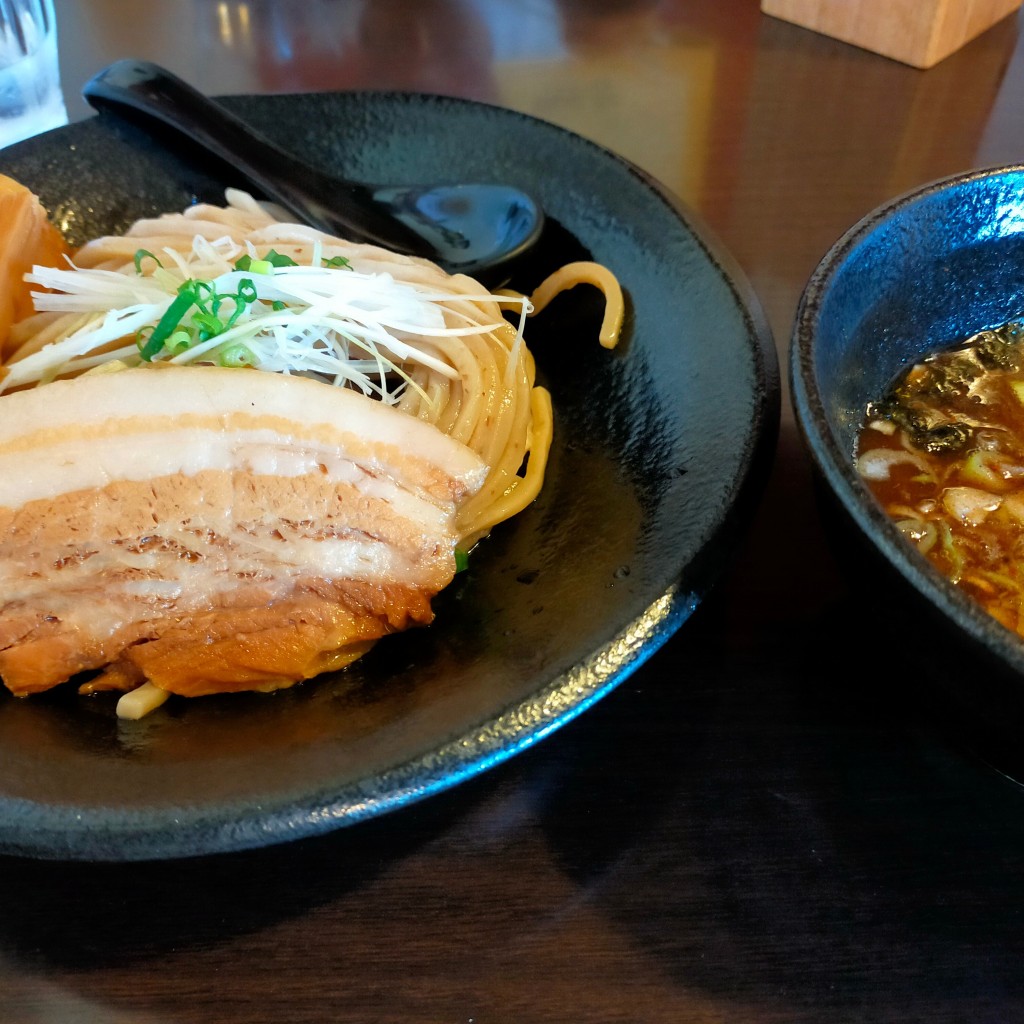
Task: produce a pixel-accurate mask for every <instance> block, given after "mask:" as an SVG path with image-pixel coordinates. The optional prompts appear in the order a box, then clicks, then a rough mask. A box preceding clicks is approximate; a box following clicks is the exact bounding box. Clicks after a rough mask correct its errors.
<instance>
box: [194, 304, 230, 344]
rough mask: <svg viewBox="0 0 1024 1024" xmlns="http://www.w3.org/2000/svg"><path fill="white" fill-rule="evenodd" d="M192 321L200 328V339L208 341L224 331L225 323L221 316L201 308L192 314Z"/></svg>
mask: <svg viewBox="0 0 1024 1024" xmlns="http://www.w3.org/2000/svg"><path fill="white" fill-rule="evenodd" d="M192 323H194V324H195V325H196V327H198V328H199V340H200V341H206V340H207V339H208V338H214V337H216V336H217V335H218V334H223V333H224V328H225V326H226V325H225V323H224V321H223V320H221V318H220V317H219V316H215V315H214V314H213V313H207V312H204V311H203V310H200V311H199V312H198V313H194V314H193V315H192Z"/></svg>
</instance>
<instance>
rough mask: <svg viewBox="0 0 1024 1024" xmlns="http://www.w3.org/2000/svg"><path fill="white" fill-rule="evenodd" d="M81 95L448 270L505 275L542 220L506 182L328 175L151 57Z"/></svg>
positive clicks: (346, 233)
mask: <svg viewBox="0 0 1024 1024" xmlns="http://www.w3.org/2000/svg"><path fill="white" fill-rule="evenodd" d="M82 95H83V96H84V97H85V99H86V100H87V101H88V102H89V103H90V104H91V105H92V106H93V107H95V108H96V109H97V110H108V111H112V112H114V113H116V114H119V115H127V116H129V117H131V118H132V119H133V120H139V119H140V117H141V119H142V120H143V121H146V122H153V121H155V122H157V123H159V124H161V125H163V126H166V127H170V128H172V129H174V130H175V131H177V132H179V133H181V134H183V135H185V136H186V137H187V138H188V139H189V140H190V141H191V142H193V143H195V144H196V145H198V146H200V147H202V148H203V149H205V150H207V151H208V152H209V153H211V154H213V155H214V156H215V157H218V158H219V159H221V160H224V161H226V162H228V163H230V164H231V165H232V167H233V168H235V169H236V170H237V172H238V173H239V174H240V175H242V176H243V177H244V178H245V179H246V180H247V181H248V182H249V183H250V184H251V185H252V186H254V187H255V188H256V189H257V190H258V191H259V192H261V193H262V194H263V195H264V196H265V197H266V198H268V199H271V200H273V201H274V202H276V203H279V204H280V205H281V206H283V207H284V208H285V209H286V210H287V211H288V212H289V213H291V214H292V215H294V216H295V217H297V218H299V220H301V221H302V222H303V223H306V224H309V225H310V226H312V227H315V228H319V229H320V230H322V231H326V232H327V233H329V234H332V235H337V236H340V237H342V238H346V239H348V240H350V241H357V242H371V243H373V244H375V245H380V246H383V247H384V248H387V249H390V250H392V251H394V252H399V253H403V254H406V255H410V256H423V257H426V258H427V259H431V260H433V261H434V262H436V263H439V264H440V265H441V266H442V267H444V269H445V270H447V271H448V272H449V273H453V274H454V273H462V274H470V275H474V276H478V277H479V276H482V275H485V276H487V277H489V278H492V279H494V278H500V277H502V276H507V272H508V269H509V267H510V265H511V264H512V263H513V262H514V261H516V260H518V259H519V258H520V257H521V256H523V255H524V254H525V253H526V252H527V251H528V250H529V249H531V248H532V247H533V246H534V244H535V243H536V241H537V239H538V238H539V237H540V234H541V230H542V228H543V227H544V214H543V211H542V210H541V208H540V206H539V205H538V204H537V202H536V201H535V200H534V199H533V198H532V197H531V196H530V195H528V194H526V193H525V192H523V191H521V190H520V189H516V188H513V187H511V186H508V185H502V184H484V183H480V184H431V185H372V184H367V183H364V182H357V181H351V180H348V179H345V178H340V177H335V176H333V175H330V174H326V173H324V172H322V171H319V170H317V169H316V168H314V167H311V166H310V165H308V164H305V163H303V162H302V161H300V160H297V159H296V158H295V157H293V156H292V155H291V154H290V153H287V152H286V151H285V150H283V149H281V148H280V147H279V146H277V145H275V144H274V143H273V142H271V141H270V140H269V139H268V138H267V137H266V136H265V135H263V134H261V133H260V132H259V131H257V130H256V129H255V128H253V127H251V126H250V125H248V124H246V123H245V122H244V121H243V120H241V119H240V118H238V117H236V116H235V115H234V114H232V113H230V112H229V111H228V110H226V109H225V108H224V107H222V106H221V105H220V104H219V103H217V102H215V101H214V100H211V99H210V98H209V97H207V96H204V95H203V94H202V93H201V92H199V91H198V90H196V89H194V88H193V87H192V86H190V85H189V84H188V83H187V82H184V81H183V80H182V79H180V78H178V77H177V76H176V75H173V74H172V73H171V72H169V71H167V70H166V69H164V68H162V67H160V66H159V65H156V64H153V63H150V62H149V61H141V60H121V61H117V62H116V63H114V64H111V65H110V66H109V67H107V68H105V69H104V70H103V71H101V72H99V73H98V74H97V75H95V76H94V77H93V78H92V79H90V80H89V81H88V82H87V83H86V84H85V87H84V88H83V89H82Z"/></svg>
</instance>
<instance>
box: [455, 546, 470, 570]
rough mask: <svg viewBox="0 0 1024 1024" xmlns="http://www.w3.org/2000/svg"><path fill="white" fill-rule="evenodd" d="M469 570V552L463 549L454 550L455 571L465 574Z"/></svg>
mask: <svg viewBox="0 0 1024 1024" xmlns="http://www.w3.org/2000/svg"><path fill="white" fill-rule="evenodd" d="M468 568H469V552H468V551H466V549H465V548H456V549H455V571H456V572H465V570H466V569H468Z"/></svg>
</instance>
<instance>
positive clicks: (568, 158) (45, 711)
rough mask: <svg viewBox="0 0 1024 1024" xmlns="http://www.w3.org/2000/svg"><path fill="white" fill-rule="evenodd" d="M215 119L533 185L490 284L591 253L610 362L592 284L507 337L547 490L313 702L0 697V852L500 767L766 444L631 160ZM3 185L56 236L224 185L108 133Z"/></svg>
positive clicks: (501, 122) (35, 144)
mask: <svg viewBox="0 0 1024 1024" xmlns="http://www.w3.org/2000/svg"><path fill="white" fill-rule="evenodd" d="M225 102H227V103H228V104H229V105H230V106H231V107H232V109H233V110H235V111H236V112H237V113H239V114H241V115H242V116H244V117H246V118H247V119H249V120H250V121H252V122H254V123H255V124H256V125H257V126H258V127H259V128H261V129H262V130H263V131H265V132H266V133H267V134H268V135H270V136H271V137H272V138H274V139H275V140H276V141H278V142H280V143H281V144H283V145H286V146H290V147H292V148H293V149H295V150H296V151H297V152H300V153H302V154H303V155H304V156H305V157H306V158H307V159H308V160H310V161H311V162H313V163H315V164H319V165H320V166H322V167H323V168H324V169H333V170H335V171H336V172H339V173H342V174H345V175H348V176H351V177H354V178H360V179H362V180H366V181H373V182H381V183H385V182H390V183H395V182H401V181H404V182H416V181H421V182H422V181H432V182H443V181H452V180H460V179H461V180H475V181H506V182H509V183H511V184H513V185H517V186H519V187H521V188H525V189H527V190H528V191H530V192H532V193H534V194H535V195H536V196H537V197H538V198H539V200H540V201H541V203H542V204H543V206H544V209H545V210H546V211H547V213H548V216H549V230H548V229H546V230H547V233H546V235H545V238H544V240H543V241H542V244H541V245H540V246H539V247H538V250H537V252H536V253H535V254H534V256H533V257H532V258H531V260H530V261H528V265H526V266H524V267H523V268H522V269H521V273H522V275H523V278H522V280H520V279H518V278H515V277H514V278H513V281H514V283H516V284H517V285H518V286H519V287H522V288H526V289H528V288H532V287H533V284H535V283H536V280H537V279H538V275H543V274H545V273H546V272H548V271H549V270H551V269H554V267H555V266H557V265H559V264H560V263H563V262H566V261H567V260H569V259H578V258H587V257H591V258H593V259H596V260H598V261H600V262H602V263H604V264H605V265H607V266H608V267H610V268H611V269H612V270H613V271H614V272H615V273H616V274H617V275H618V276H619V279H620V281H621V282H622V285H623V287H624V289H625V292H626V294H627V297H628V316H627V320H626V324H625V327H624V341H623V343H622V344H621V345H620V346H619V348H617V349H616V350H615V351H614V352H607V351H605V350H604V349H601V348H600V346H598V345H597V343H596V341H595V340H594V339H595V337H596V329H597V326H598V325H599V323H600V317H601V314H602V312H603V305H602V303H601V302H600V301H599V300H598V294H597V292H596V289H587V288H582V289H573V290H572V291H571V292H569V293H566V294H565V295H564V296H559V298H558V299H556V300H555V302H553V303H552V304H551V307H550V308H549V309H547V310H545V311H544V312H543V313H542V314H541V315H539V316H538V317H536V318H535V319H534V320H531V322H530V324H531V326H530V335H529V337H530V344H531V347H532V350H533V351H534V353H535V355H536V358H537V367H538V375H539V377H540V379H541V380H542V381H544V382H545V383H546V384H547V386H548V387H549V389H550V390H551V393H552V398H553V403H554V415H555V442H554V445H553V447H552V453H551V460H550V463H549V471H548V476H547V480H546V483H545V486H544V489H543V491H542V493H541V496H540V498H539V499H538V500H537V501H536V502H534V503H533V505H531V507H530V508H529V509H528V510H527V511H526V512H524V513H523V514H522V515H520V516H517V517H516V518H515V519H514V520H513V521H511V522H509V523H507V524H502V526H500V527H499V528H497V529H496V530H495V531H494V532H493V534H492V535H491V536H490V537H488V538H487V540H486V541H484V542H482V543H481V544H480V546H479V548H478V549H477V550H476V551H474V553H473V557H472V559H471V561H470V566H469V569H468V570H467V571H466V572H465V573H462V574H460V575H459V577H458V578H457V580H456V581H455V582H454V584H453V585H452V586H451V587H450V588H448V590H446V591H445V592H444V593H443V594H442V595H440V596H439V598H438V600H437V602H436V604H435V610H436V612H437V618H436V621H435V622H434V624H433V625H432V626H431V627H430V628H429V629H423V630H414V631H410V632H409V633H406V634H403V635H401V636H395V637H389V638H388V641H387V642H382V643H381V644H379V645H378V646H377V647H375V648H374V650H373V651H371V652H370V653H369V654H368V655H367V656H366V657H365V658H363V659H361V660H360V661H359V662H357V663H356V664H355V665H353V666H351V668H350V669H348V670H346V671H344V672H341V673H337V674H335V675H334V676H333V677H327V678H324V679H321V680H318V681H317V682H316V683H313V684H310V685H304V686H299V687H294V688H293V689H290V690H286V691H281V692H279V693H277V694H272V695H236V697H235V698H231V697H223V698H218V697H211V698H203V699H201V700H196V701H177V702H173V704H172V703H170V702H169V703H168V704H167V705H165V706H164V707H163V708H161V709H159V711H158V712H155V713H154V714H153V715H151V716H149V717H148V718H145V719H143V720H142V722H137V723H118V722H117V720H116V719H115V717H114V716H113V709H112V708H110V707H107V706H105V704H104V702H103V701H99V700H93V701H83V700H81V699H79V698H77V697H75V695H74V693H73V692H71V693H69V694H61V693H57V692H55V693H53V694H49V695H41V696H40V697H39V698H38V699H32V700H26V701H17V700H14V699H13V698H10V697H9V696H5V695H4V694H2V693H0V853H17V854H23V855H31V856H39V857H65V858H82V859H105V860H138V859H152V858H158V857H175V856H185V855H190V854H196V853H210V852H215V851H224V850H230V849H240V848H244V847H251V846H258V845H263V844H266V843H274V842H282V841H284V840H287V839H294V838H299V837H301V836H307V835H312V834H315V833H320V832H324V831H326V830H328V829H331V828H336V827H339V826H341V825H346V824H351V823H353V822H356V821H360V820H363V819H365V818H368V817H371V816H373V815H375V814H380V813H383V812H384V811H391V810H396V809H398V808H400V807H402V806H404V805H405V804H408V803H409V802H411V801H413V800H417V799H420V798H421V797H425V796H428V795H430V794H431V793H436V792H438V791H440V790H443V789H446V788H447V787H449V786H452V785H455V784H456V783H458V782H460V781H461V780H463V779H466V778H469V777H470V776H473V775H475V774H477V773H478V772H481V771H483V770H484V769H487V768H490V767H492V766H494V765H496V764H499V763H500V762H502V761H504V760H506V759H507V758H509V757H511V756H513V755H514V754H516V753H517V752H519V751H521V750H524V749H526V748H527V747H529V746H530V745H531V744H533V743H535V742H537V741H538V740H540V739H541V738H542V737H545V736H547V735H548V734H549V733H551V732H553V731H554V730H555V729H556V728H557V727H558V726H560V725H562V724H564V723H565V722H567V721H569V720H570V719H572V718H573V717H575V716H576V715H577V714H579V713H581V712H582V711H584V710H585V709H586V708H588V707H589V706H590V705H591V704H593V703H594V701H596V700H598V699H600V698H601V697H602V696H603V695H604V694H606V693H608V692H609V691H610V690H611V689H612V688H613V687H614V686H616V685H617V684H618V683H619V682H621V680H622V679H624V678H625V677H626V676H627V675H628V674H629V673H630V672H631V671H633V669H635V668H636V667H637V666H638V665H640V664H641V663H642V662H643V661H644V660H645V659H646V658H648V657H650V656H651V655H652V654H653V653H654V652H655V651H656V650H657V649H658V648H659V647H660V646H661V645H662V644H663V643H664V642H665V641H666V640H667V639H668V637H669V636H671V635H672V633H673V632H674V631H675V629H676V628H678V627H679V626H680V625H681V624H682V623H683V622H685V621H686V620H687V619H688V618H689V616H690V613H691V612H692V611H693V609H694V608H695V607H696V606H697V604H698V603H699V602H700V600H701V599H702V598H703V596H704V595H705V593H706V592H707V590H708V588H709V587H710V586H711V584H712V582H713V581H714V579H715V578H716V577H717V575H718V573H719V572H720V571H721V569H722V568H723V566H724V564H725V562H726V560H727V559H728V557H729V556H730V554H731V552H732V551H733V549H734V547H735V545H736V544H737V543H738V540H739V538H740V536H741V534H742V530H743V528H744V527H745V525H746V523H747V521H748V519H749V517H750V515H751V513H752V512H753V509H754V507H755V503H756V501H757V498H758V496H759V493H760V489H761V486H762V484H763V480H764V477H765V475H766V472H767V468H768V465H769V462H770V458H771V455H772V452H773V449H774V443H773V442H774V436H775V428H776V424H777V415H778V379H777V366H776V361H775V348H774V345H773V344H772V342H771V338H770V336H769V334H768V331H767V329H766V326H765V323H764V320H763V317H762V316H761V314H760V311H759V308H758V306H757V303H756V301H755V300H754V298H753V296H752V295H751V294H750V292H749V290H748V288H747V286H746V284H745V282H744V281H743V278H742V275H740V274H739V273H738V272H737V271H736V268H735V267H734V266H733V264H732V261H731V260H730V259H729V258H728V257H727V256H726V255H725V254H724V253H722V252H721V250H720V249H719V248H718V247H717V246H716V245H715V244H714V243H713V242H711V241H710V240H709V239H708V238H707V236H706V234H705V232H704V231H703V230H702V229H701V228H699V227H697V226H696V225H695V224H694V223H693V222H692V220H691V218H690V216H689V214H687V213H686V212H685V211H683V210H681V209H680V207H679V206H678V204H677V203H676V202H675V200H674V199H673V198H672V197H671V196H670V195H668V194H667V193H666V192H665V190H664V189H663V188H661V187H660V186H658V185H657V183H655V182H653V181H651V180H650V179H649V178H648V177H646V176H645V175H644V174H642V173H641V172H639V171H638V170H637V168H635V167H634V166H632V165H631V164H629V163H627V162H626V161H624V160H621V159H619V158H618V157H616V156H615V155H613V154H611V153H609V152H607V151H606V150H603V149H601V148H600V147H598V146H596V145H594V144H593V143H591V142H588V141H587V140H585V139H583V138H580V137H579V136H576V135H573V134H571V133H569V132H567V131H564V130H563V129H561V128H557V127H555V126H554V125H551V124H547V123H544V122H541V121H537V120H535V119H533V118H529V117H526V116H524V115H521V114H517V113H515V112H513V111H509V110H503V109H499V108H496V107H492V106H487V105H484V104H479V103H470V102H467V101H462V100H453V99H446V98H442V97H432V96H414V95H407V94H398V93H332V94H316V95H302V96H251V97H235V98H233V99H230V100H227V101H225ZM0 173H6V174H9V175H11V176H13V177H15V178H17V179H19V180H21V181H23V182H24V183H25V184H26V185H28V186H29V187H31V188H32V189H34V190H35V191H36V192H37V193H38V194H39V195H40V196H41V197H42V200H43V202H44V204H45V205H46V207H47V209H48V210H50V211H51V212H52V214H53V216H54V218H55V219H56V220H57V222H58V223H59V224H60V225H61V227H62V228H63V229H64V230H65V232H66V233H67V234H68V235H69V237H70V238H71V239H72V240H73V241H77V242H80V241H82V240H84V239H86V238H88V237H90V236H92V235H95V234H97V233H102V232H107V231H112V230H118V229H120V228H123V227H124V226H125V225H127V224H128V223H130V222H131V221H132V220H133V219H135V218H137V217H140V216H147V215H152V214H154V213H159V212H161V211H166V210H178V209H181V208H182V207H184V206H186V205H188V204H189V203H190V202H192V201H194V200H195V199H197V198H198V199H207V200H213V201H220V200H221V199H222V197H223V190H224V187H225V185H228V184H235V185H240V184H242V182H240V181H239V180H238V177H237V174H236V172H234V171H233V170H232V169H231V168H228V167H223V166H220V165H217V166H213V165H211V164H210V163H209V162H208V161H207V160H205V159H204V158H203V157H202V155H201V154H199V153H197V152H193V151H190V150H189V149H188V147H187V145H186V144H184V143H183V142H182V140H181V139H167V140H164V139H157V138H154V137H151V136H150V135H149V133H148V132H145V131H142V130H139V129H137V128H136V127H134V126H131V125H128V124H125V123H123V122H121V121H119V120H116V119H112V118H108V117H106V116H100V117H95V118H91V119H89V120H88V121H85V122H82V123H80V124H75V125H71V126H69V127H67V128H63V129H60V130H58V131H56V132H52V133H50V134H48V135H45V136H43V137H41V138H39V139H34V140H30V141H29V142H25V143H21V144H20V145H18V146H14V147H11V148H10V149H8V150H5V151H4V152H3V153H0ZM517 273H518V272H517ZM0 604H2V595H0ZM680 671H683V669H682V667H681V669H680Z"/></svg>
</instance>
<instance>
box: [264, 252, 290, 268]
mask: <svg viewBox="0 0 1024 1024" xmlns="http://www.w3.org/2000/svg"><path fill="white" fill-rule="evenodd" d="M263 258H264V259H265V260H266V261H267V263H269V264H270V265H271V266H272V267H297V266H298V263H296V262H295V260H293V259H292V258H291V256H285V254H284V253H282V252H277V251H276V250H274V249H271V250H270V252H268V253H267V255H266V256H264V257H263Z"/></svg>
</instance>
